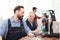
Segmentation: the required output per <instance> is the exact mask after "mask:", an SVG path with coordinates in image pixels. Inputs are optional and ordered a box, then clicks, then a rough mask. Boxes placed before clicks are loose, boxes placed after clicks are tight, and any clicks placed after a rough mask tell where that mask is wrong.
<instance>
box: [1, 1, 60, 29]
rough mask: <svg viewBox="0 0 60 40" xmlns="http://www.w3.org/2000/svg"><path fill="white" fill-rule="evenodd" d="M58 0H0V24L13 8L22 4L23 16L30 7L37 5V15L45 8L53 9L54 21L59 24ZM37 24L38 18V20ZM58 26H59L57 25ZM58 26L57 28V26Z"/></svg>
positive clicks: (30, 9) (9, 15) (44, 10)
mask: <svg viewBox="0 0 60 40" xmlns="http://www.w3.org/2000/svg"><path fill="white" fill-rule="evenodd" d="M59 4H60V0H0V25H1V24H2V22H3V21H4V20H5V19H8V18H10V17H12V16H13V14H14V13H13V9H14V7H15V6H17V5H22V6H24V7H25V16H24V18H25V19H26V18H27V14H28V13H29V12H30V11H32V7H37V8H38V12H37V15H38V16H41V15H42V13H43V12H46V10H54V12H55V16H56V21H57V22H58V24H59V25H60V5H59ZM38 21H39V22H38V23H39V26H40V25H41V24H40V20H38ZM59 27H60V26H59ZM59 27H58V28H59Z"/></svg>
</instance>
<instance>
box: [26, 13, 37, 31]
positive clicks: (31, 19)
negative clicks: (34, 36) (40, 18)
mask: <svg viewBox="0 0 60 40" xmlns="http://www.w3.org/2000/svg"><path fill="white" fill-rule="evenodd" d="M34 17H35V15H34V13H33V12H30V13H29V16H28V19H27V20H26V23H27V26H28V27H29V28H30V30H32V31H34V30H35V29H36V28H37V26H35V24H34Z"/></svg>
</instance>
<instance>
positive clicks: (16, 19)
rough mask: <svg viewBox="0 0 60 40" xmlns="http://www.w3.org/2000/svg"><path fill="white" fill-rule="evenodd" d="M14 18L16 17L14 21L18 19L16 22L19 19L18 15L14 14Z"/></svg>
mask: <svg viewBox="0 0 60 40" xmlns="http://www.w3.org/2000/svg"><path fill="white" fill-rule="evenodd" d="M13 18H14V21H16V22H17V21H18V18H17V15H15V14H14V17H13Z"/></svg>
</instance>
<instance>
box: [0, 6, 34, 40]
mask: <svg viewBox="0 0 60 40" xmlns="http://www.w3.org/2000/svg"><path fill="white" fill-rule="evenodd" d="M23 16H24V7H23V6H16V7H15V8H14V16H13V17H11V18H9V19H8V20H5V21H4V22H3V24H2V26H1V28H0V40H18V39H20V38H22V37H23V36H25V33H27V34H28V35H29V36H33V34H32V33H30V29H29V28H28V27H27V26H26V23H25V22H24V20H23Z"/></svg>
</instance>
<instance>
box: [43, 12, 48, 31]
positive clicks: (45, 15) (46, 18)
mask: <svg viewBox="0 0 60 40" xmlns="http://www.w3.org/2000/svg"><path fill="white" fill-rule="evenodd" d="M43 20H46V23H45V28H46V32H48V15H47V14H46V13H44V18H43Z"/></svg>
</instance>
